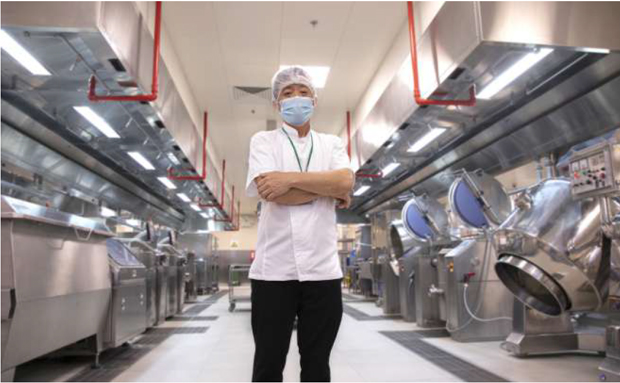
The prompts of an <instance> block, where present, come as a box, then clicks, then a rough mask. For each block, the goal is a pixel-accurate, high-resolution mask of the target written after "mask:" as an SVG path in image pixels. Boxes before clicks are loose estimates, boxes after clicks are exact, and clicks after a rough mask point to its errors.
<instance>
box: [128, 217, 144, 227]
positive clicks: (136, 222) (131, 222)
mask: <svg viewBox="0 0 620 383" xmlns="http://www.w3.org/2000/svg"><path fill="white" fill-rule="evenodd" d="M125 222H126V223H127V224H128V225H131V226H140V224H141V223H142V221H140V220H139V219H128V220H126V221H125Z"/></svg>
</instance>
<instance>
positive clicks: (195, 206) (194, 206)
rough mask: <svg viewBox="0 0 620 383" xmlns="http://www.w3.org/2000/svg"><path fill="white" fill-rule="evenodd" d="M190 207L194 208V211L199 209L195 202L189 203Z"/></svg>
mask: <svg viewBox="0 0 620 383" xmlns="http://www.w3.org/2000/svg"><path fill="white" fill-rule="evenodd" d="M189 206H190V207H191V208H192V209H194V210H196V211H201V209H200V206H198V205H196V204H195V203H193V204H191V205H189Z"/></svg>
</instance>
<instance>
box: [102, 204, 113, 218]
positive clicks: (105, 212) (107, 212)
mask: <svg viewBox="0 0 620 383" xmlns="http://www.w3.org/2000/svg"><path fill="white" fill-rule="evenodd" d="M115 215H116V212H115V211H114V210H112V209H108V208H107V207H105V206H101V216H102V217H106V218H107V217H114V216H115Z"/></svg>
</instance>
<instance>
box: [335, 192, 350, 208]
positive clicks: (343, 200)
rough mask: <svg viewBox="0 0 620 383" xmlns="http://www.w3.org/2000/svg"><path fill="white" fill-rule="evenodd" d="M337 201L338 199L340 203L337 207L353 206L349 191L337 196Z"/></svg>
mask: <svg viewBox="0 0 620 383" xmlns="http://www.w3.org/2000/svg"><path fill="white" fill-rule="evenodd" d="M336 201H338V204H337V205H336V207H337V208H338V209H348V208H349V206H351V195H350V194H349V193H347V194H345V195H343V196H341V197H338V198H336Z"/></svg>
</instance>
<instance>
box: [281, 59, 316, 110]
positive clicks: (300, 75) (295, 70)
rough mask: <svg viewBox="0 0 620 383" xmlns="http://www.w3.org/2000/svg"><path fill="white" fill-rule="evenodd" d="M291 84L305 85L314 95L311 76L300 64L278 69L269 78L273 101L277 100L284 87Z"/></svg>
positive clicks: (314, 90)
mask: <svg viewBox="0 0 620 383" xmlns="http://www.w3.org/2000/svg"><path fill="white" fill-rule="evenodd" d="M292 84H300V85H305V86H307V87H308V88H309V89H310V91H312V95H313V96H314V97H316V89H315V88H314V84H313V83H312V77H310V74H309V73H308V72H306V71H305V70H304V69H303V68H302V67H300V66H291V67H288V68H285V69H281V70H279V71H278V72H277V73H276V74H275V75H274V76H273V78H272V79H271V92H272V99H273V101H277V100H278V97H279V96H280V93H281V92H282V90H283V89H284V88H286V87H287V86H289V85H292Z"/></svg>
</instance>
